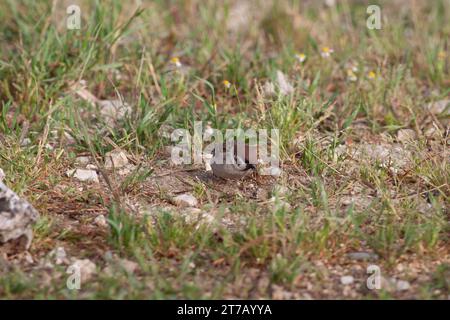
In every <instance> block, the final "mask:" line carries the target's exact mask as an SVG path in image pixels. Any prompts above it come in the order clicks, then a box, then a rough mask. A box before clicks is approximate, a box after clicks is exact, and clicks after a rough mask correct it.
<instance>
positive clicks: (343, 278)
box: [341, 276, 355, 286]
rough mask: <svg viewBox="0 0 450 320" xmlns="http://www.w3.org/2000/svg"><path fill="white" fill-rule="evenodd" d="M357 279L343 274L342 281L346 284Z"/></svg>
mask: <svg viewBox="0 0 450 320" xmlns="http://www.w3.org/2000/svg"><path fill="white" fill-rule="evenodd" d="M354 280H355V279H354V278H353V277H352V276H342V277H341V283H342V284H343V285H344V286H346V285H349V284H352V283H353V281H354Z"/></svg>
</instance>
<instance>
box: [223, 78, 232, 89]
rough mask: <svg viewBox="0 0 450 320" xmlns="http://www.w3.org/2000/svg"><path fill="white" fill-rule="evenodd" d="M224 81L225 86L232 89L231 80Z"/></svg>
mask: <svg viewBox="0 0 450 320" xmlns="http://www.w3.org/2000/svg"><path fill="white" fill-rule="evenodd" d="M222 83H223V86H224V87H225V88H227V89H230V88H231V82H230V81H228V80H223V81H222Z"/></svg>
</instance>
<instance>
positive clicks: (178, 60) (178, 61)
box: [170, 57, 182, 68]
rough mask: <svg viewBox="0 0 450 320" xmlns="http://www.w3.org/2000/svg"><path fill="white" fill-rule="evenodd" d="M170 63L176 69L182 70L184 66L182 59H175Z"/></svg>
mask: <svg viewBox="0 0 450 320" xmlns="http://www.w3.org/2000/svg"><path fill="white" fill-rule="evenodd" d="M170 62H171V63H172V64H173V65H175V67H177V68H180V67H181V66H182V64H181V62H180V59H179V58H178V57H173V58H172V59H170Z"/></svg>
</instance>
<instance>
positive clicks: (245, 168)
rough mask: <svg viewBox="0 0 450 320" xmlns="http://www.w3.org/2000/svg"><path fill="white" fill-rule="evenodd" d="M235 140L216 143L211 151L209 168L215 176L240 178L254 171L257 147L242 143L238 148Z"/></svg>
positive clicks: (229, 178)
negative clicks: (241, 148)
mask: <svg viewBox="0 0 450 320" xmlns="http://www.w3.org/2000/svg"><path fill="white" fill-rule="evenodd" d="M238 145H239V144H238V142H237V141H231V143H218V144H216V146H215V148H214V150H213V151H212V159H211V163H210V165H211V169H212V171H213V174H214V175H215V176H216V177H219V178H222V179H226V180H240V179H243V178H245V177H247V176H248V175H250V174H251V173H253V172H255V171H256V160H257V158H256V156H257V148H256V147H255V146H250V145H249V144H247V143H244V148H243V150H239V149H240V148H239V147H238Z"/></svg>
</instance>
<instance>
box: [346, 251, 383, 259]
mask: <svg viewBox="0 0 450 320" xmlns="http://www.w3.org/2000/svg"><path fill="white" fill-rule="evenodd" d="M347 256H348V257H349V258H350V259H352V260H377V259H378V255H377V254H375V253H370V252H351V253H349V254H348V255H347Z"/></svg>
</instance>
